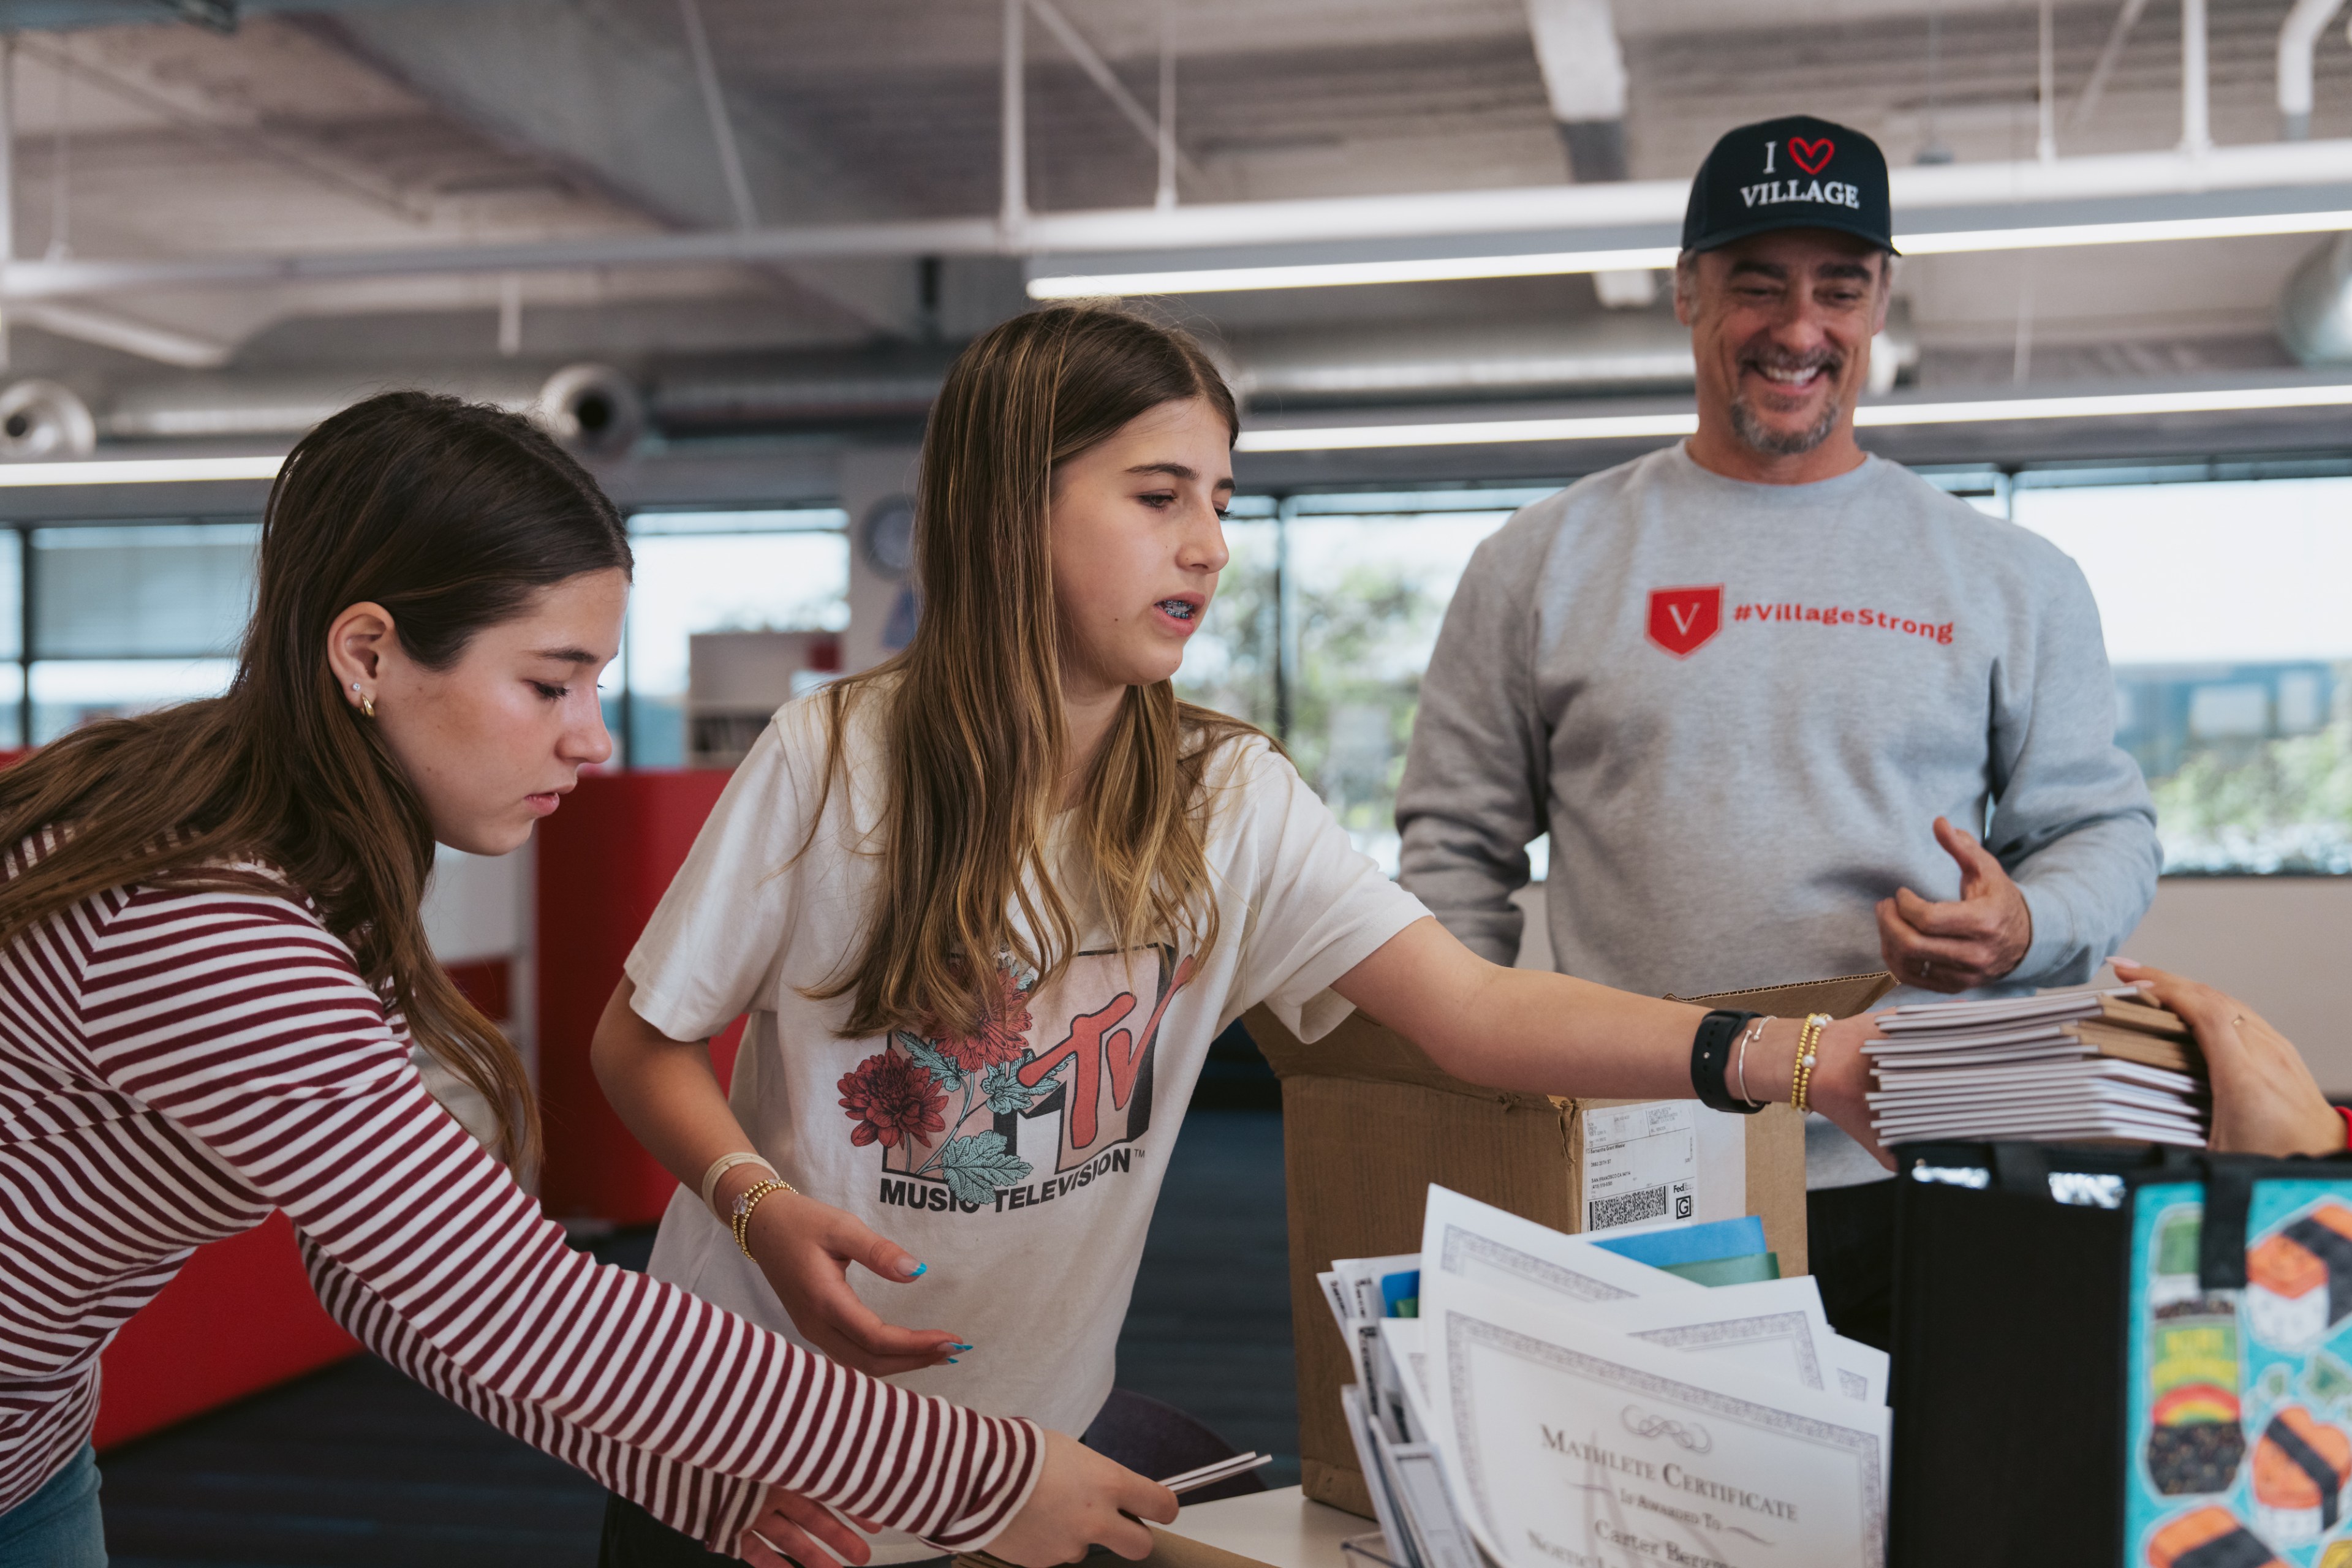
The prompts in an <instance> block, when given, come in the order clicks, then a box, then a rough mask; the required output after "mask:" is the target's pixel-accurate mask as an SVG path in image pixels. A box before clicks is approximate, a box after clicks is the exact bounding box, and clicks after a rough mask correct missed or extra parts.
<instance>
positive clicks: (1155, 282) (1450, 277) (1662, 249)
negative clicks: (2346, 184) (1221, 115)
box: [1029, 211, 2352, 299]
mask: <svg viewBox="0 0 2352 1568" xmlns="http://www.w3.org/2000/svg"><path fill="white" fill-rule="evenodd" d="M2345 229H2352V212H2345V211H2338V212H2326V213H2266V214H2255V215H2253V216H2248V217H2224V218H2151V219H2147V220H2145V221H2141V222H2135V223H2113V224H2051V225H2043V226H2042V227H2039V228H2005V229H1955V230H1949V231H1946V232H1944V233H1939V234H1916V235H1895V247H1896V248H1897V249H1899V250H1900V251H1902V253H1903V254H1904V255H1906V256H1958V255H1962V254H1967V253H1972V252H1982V251H1994V250H2050V249H2053V248H2055V247H2058V246H2080V245H2147V244H2151V243H2154V242H2158V241H2163V240H2184V239H2246V238H2252V237H2255V236H2258V235H2304V234H2336V233H2337V232H2339V231H2342V230H2345ZM1677 254H1678V252H1676V250H1675V247H1674V246H1650V247H1648V248H1645V249H1637V250H1562V251H1548V252H1544V253H1542V254H1540V255H1532V256H1447V257H1437V258H1431V259H1427V260H1420V261H1329V262H1301V263H1298V264H1297V265H1295V266H1279V265H1277V266H1267V267H1202V268H1196V269H1193V270H1192V271H1181V270H1175V271H1166V272H1111V273H1095V274H1087V275H1079V274H1072V275H1069V276H1066V277H1033V278H1031V279H1030V280H1029V298H1032V299H1093V298H1102V297H1104V296H1111V295H1137V294H1223V293H1229V292H1231V291H1233V290H1234V289H1239V288H1343V287H1351V286H1356V285H1361V284H1368V283H1450V282H1458V281H1461V280H1464V279H1468V278H1478V277H1559V276H1561V275H1564V274H1568V273H1578V272H1618V271H1634V270H1640V269H1643V268H1648V267H1672V266H1673V265H1674V264H1675V256H1676V255H1677Z"/></svg>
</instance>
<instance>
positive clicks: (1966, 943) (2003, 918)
mask: <svg viewBox="0 0 2352 1568" xmlns="http://www.w3.org/2000/svg"><path fill="white" fill-rule="evenodd" d="M1936 841H1937V843H1939V844H1941V845H1943V846H1944V852H1945V853H1946V854H1948V855H1950V856H1951V857H1952V858H1953V859H1954V860H1956V861H1958V862H1960V896H1959V898H1958V902H1956V903H1951V904H1932V903H1930V902H1928V901H1927V899H1924V898H1922V897H1920V896H1919V895H1918V894H1916V893H1914V892H1912V891H1911V890H1910V889H1909V888H1907V887H1906V888H1902V889H1900V890H1898V891H1897V892H1896V893H1895V896H1894V897H1892V898H1882V899H1880V900H1879V901H1878V950H1879V951H1880V952H1881V953H1882V954H1884V955H1885V958H1886V968H1887V972H1888V973H1889V974H1892V975H1893V976H1894V977H1895V978H1896V979H1897V980H1899V981H1901V982H1902V983H1903V984H1904V985H1906V986H1919V987H1923V988H1926V989H1927V990H1931V991H1965V990H1969V989H1972V988H1975V987H1978V986H1989V985H1990V984H1992V983H1993V982H1994V981H1995V980H1998V979H2000V977H2002V976H2004V975H2006V974H2008V973H2009V972H2010V971H2011V969H2014V968H2016V967H2017V965H2018V961H2019V960H2020V959H2021V958H2023V957H2024V956H2025V950H2026V949H2027V948H2028V947H2031V946H2033V915H2032V912H2031V911H2029V910H2028V909H2027V908H2026V907H2025V894H2022V893H2021V892H2020V891H2018V886H2017V883H2013V882H2011V880H2010V878H2009V873H2008V872H2007V871H2005V870H2003V869H2002V867H2001V863H2000V861H1998V860H1996V859H1995V858H1994V857H1993V855H1992V854H1991V852H1990V851H1988V850H1987V849H1986V848H1985V847H1984V846H1983V845H1982V844H1980V843H1979V842H1977V841H1976V840H1975V839H1973V838H1971V837H1969V835H1968V834H1966V833H1964V832H1962V831H1960V830H1959V829H1958V828H1956V827H1954V826H1952V824H1951V823H1950V822H1948V821H1945V820H1944V819H1943V818H1941V817H1938V818H1937V819H1936Z"/></svg>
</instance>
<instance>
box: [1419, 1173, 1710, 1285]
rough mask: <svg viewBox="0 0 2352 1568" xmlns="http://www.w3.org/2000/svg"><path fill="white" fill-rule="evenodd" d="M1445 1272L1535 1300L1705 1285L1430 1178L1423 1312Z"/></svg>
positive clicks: (1450, 1276) (1423, 1257) (1424, 1222)
mask: <svg viewBox="0 0 2352 1568" xmlns="http://www.w3.org/2000/svg"><path fill="white" fill-rule="evenodd" d="M1436 1275H1443V1276H1444V1279H1445V1281H1447V1282H1448V1283H1467V1284H1490V1285H1499V1286H1501V1287H1503V1288H1504V1289H1506V1290H1508V1291H1514V1292H1516V1293H1517V1294H1520V1295H1532V1296H1534V1297H1535V1298H1536V1299H1537V1300H1539V1301H1541V1300H1549V1299H1552V1298H1558V1299H1559V1302H1560V1304H1561V1305H1563V1306H1572V1305H1574V1304H1576V1303H1578V1302H1584V1303H1593V1302H1600V1301H1632V1300H1633V1299H1634V1298H1636V1297H1646V1296H1664V1295H1669V1294H1690V1295H1698V1296H1704V1295H1706V1294H1707V1290H1706V1286H1704V1285H1696V1284H1693V1283H1692V1282H1691V1281H1688V1280H1685V1279H1684V1278H1683V1277H1682V1276H1681V1275H1679V1274H1669V1273H1667V1272H1666V1271H1665V1270H1664V1269H1653V1268H1651V1267H1650V1266H1649V1265H1648V1264H1647V1263H1636V1262H1635V1261H1633V1260H1632V1259H1631V1258H1622V1257H1620V1256H1618V1255H1617V1254H1616V1253H1614V1252H1612V1251H1610V1250H1609V1249H1607V1248H1606V1247H1599V1246H1595V1245H1594V1244H1593V1243H1591V1242H1590V1241H1587V1240H1584V1239H1581V1238H1580V1237H1575V1236H1563V1235H1561V1234H1560V1233H1559V1231H1557V1230H1554V1229H1551V1228H1549V1227H1548V1226H1542V1225H1538V1224H1537V1223H1536V1222H1535V1221H1534V1220H1531V1219H1521V1218H1519V1217H1518V1216H1517V1215H1516V1214H1513V1213H1511V1212H1510V1211H1509V1210H1507V1209H1501V1208H1496V1207H1494V1206H1493V1205H1492V1204H1486V1203H1480V1202H1479V1201H1478V1200H1477V1199H1476V1198H1475V1197H1463V1196H1462V1195H1461V1194H1460V1193H1458V1192H1455V1191H1454V1190H1452V1189H1451V1188H1449V1187H1442V1186H1435V1185H1434V1184H1433V1185H1432V1186H1431V1187H1430V1189H1429V1207H1427V1208H1426V1209H1424V1210H1423V1215H1422V1228H1421V1291H1422V1300H1423V1306H1422V1309H1421V1310H1422V1313H1423V1316H1427V1315H1428V1312H1429V1308H1428V1305H1427V1302H1428V1298H1429V1292H1430V1291H1431V1289H1432V1288H1433V1284H1434V1283H1435V1281H1433V1276H1436Z"/></svg>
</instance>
